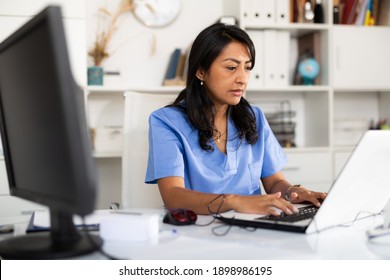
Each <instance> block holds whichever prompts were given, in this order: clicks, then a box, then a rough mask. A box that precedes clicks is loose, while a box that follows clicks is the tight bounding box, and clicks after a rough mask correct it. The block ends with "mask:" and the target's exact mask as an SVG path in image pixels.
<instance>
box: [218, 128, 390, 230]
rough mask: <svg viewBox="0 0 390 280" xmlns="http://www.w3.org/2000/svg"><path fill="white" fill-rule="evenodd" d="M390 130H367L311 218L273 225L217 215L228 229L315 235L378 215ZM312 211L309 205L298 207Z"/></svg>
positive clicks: (388, 192)
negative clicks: (243, 228)
mask: <svg viewBox="0 0 390 280" xmlns="http://www.w3.org/2000/svg"><path fill="white" fill-rule="evenodd" d="M389 170H390V130H387V131H386V130H370V131H367V132H365V133H364V134H363V136H362V138H361V139H360V141H359V143H358V145H357V146H356V148H355V150H354V151H353V153H352V155H351V156H350V157H349V159H348V161H347V163H346V164H345V165H344V167H343V169H342V171H341V172H340V174H339V176H338V177H337V178H336V179H335V181H334V182H333V184H332V186H331V188H330V190H329V192H328V196H327V198H326V199H325V200H324V201H323V203H322V205H321V207H320V208H317V209H316V211H314V212H315V214H313V215H314V216H313V217H311V218H305V219H303V220H299V221H275V220H273V219H268V216H264V215H254V214H243V213H236V212H234V211H230V212H226V213H222V214H219V215H218V216H217V218H218V219H219V220H221V221H222V222H224V223H226V224H229V225H237V226H243V227H253V228H265V229H273V230H282V231H291V232H300V233H314V232H320V231H323V230H325V229H329V228H332V227H336V226H340V225H347V224H349V223H352V222H353V221H355V220H358V219H361V218H365V217H368V216H372V215H376V214H379V213H381V211H382V210H383V208H384V206H385V205H386V203H387V201H388V200H389V198H390V178H389V176H388V172H389ZM300 206H303V207H313V208H315V207H314V206H312V205H300Z"/></svg>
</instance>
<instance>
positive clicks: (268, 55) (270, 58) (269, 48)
mask: <svg viewBox="0 0 390 280" xmlns="http://www.w3.org/2000/svg"><path fill="white" fill-rule="evenodd" d="M263 32H264V76H265V78H264V86H265V87H277V85H278V84H277V78H276V71H277V56H278V53H277V51H278V48H277V46H276V45H277V39H276V38H277V31H276V30H272V29H267V30H264V31H263Z"/></svg>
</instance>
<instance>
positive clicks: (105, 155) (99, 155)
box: [93, 152, 122, 158]
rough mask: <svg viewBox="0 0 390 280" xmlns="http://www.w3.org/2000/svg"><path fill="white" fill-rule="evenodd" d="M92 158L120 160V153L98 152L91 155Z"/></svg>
mask: <svg viewBox="0 0 390 280" xmlns="http://www.w3.org/2000/svg"><path fill="white" fill-rule="evenodd" d="M93 157H94V158H121V157H122V152H104V153H103V152H98V153H95V152H94V153H93Z"/></svg>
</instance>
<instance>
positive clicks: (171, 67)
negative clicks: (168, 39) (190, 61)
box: [165, 48, 181, 80]
mask: <svg viewBox="0 0 390 280" xmlns="http://www.w3.org/2000/svg"><path fill="white" fill-rule="evenodd" d="M180 55H181V50H180V49H179V48H176V49H175V50H174V51H173V53H172V55H171V58H170V60H169V64H168V69H167V72H166V74H165V80H172V79H174V78H175V77H176V69H177V65H178V62H179V59H180Z"/></svg>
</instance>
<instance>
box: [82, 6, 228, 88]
mask: <svg viewBox="0 0 390 280" xmlns="http://www.w3.org/2000/svg"><path fill="white" fill-rule="evenodd" d="M228 2H232V1H231V0H229V1H223V0H213V1H210V0H182V8H181V12H180V14H179V16H178V18H177V19H176V20H175V21H174V22H173V23H172V24H171V25H169V26H167V27H163V28H150V27H145V26H143V25H142V24H141V23H140V22H138V21H137V19H136V18H135V17H134V16H133V14H131V13H129V14H126V15H123V16H122V18H121V22H120V24H119V26H118V29H117V32H116V33H115V35H114V37H113V40H112V42H111V43H112V44H111V48H110V50H111V51H113V50H116V51H115V52H114V54H113V55H112V56H111V57H109V58H108V59H107V60H106V61H105V63H104V65H103V66H104V67H105V69H106V70H116V71H118V70H119V71H120V72H121V78H120V79H121V85H122V86H124V87H127V88H128V87H138V86H141V87H145V86H147V87H151V86H160V85H161V83H162V81H163V78H164V74H165V71H166V68H167V65H168V61H169V58H170V54H171V53H172V52H173V50H174V49H175V48H187V47H188V46H189V45H190V43H191V41H192V40H193V39H194V38H195V36H196V35H197V34H198V33H199V32H200V31H201V30H202V29H203V28H205V27H206V26H208V25H210V24H212V23H214V22H215V21H217V20H218V18H219V17H220V16H221V15H222V14H223V13H224V12H226V13H229V14H231V13H232V12H233V11H232V10H229V9H226V7H225V6H226V5H225V4H226V3H228ZM118 3H119V0H88V2H87V12H88V14H87V24H88V25H87V31H88V32H87V42H88V47H91V46H92V45H93V42H94V39H95V36H96V28H97V26H98V20H97V19H98V17H97V11H98V8H99V7H107V8H108V9H109V10H110V11H115V9H116V7H117V5H118ZM153 36H154V37H155V39H156V51H155V53H154V54H153V55H151V54H150V52H151V42H152V38H153ZM107 86H109V85H107Z"/></svg>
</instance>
